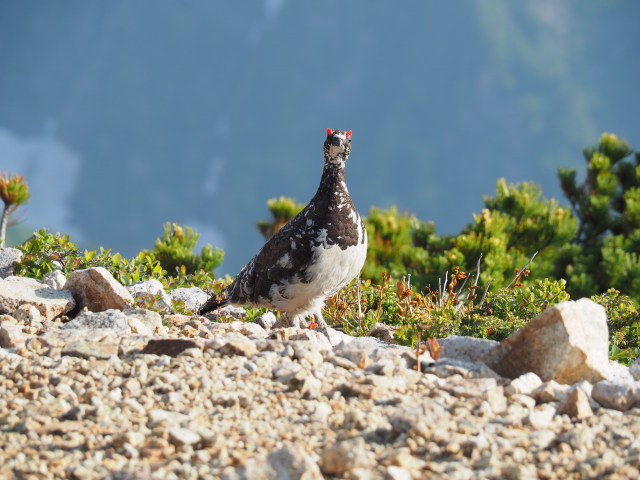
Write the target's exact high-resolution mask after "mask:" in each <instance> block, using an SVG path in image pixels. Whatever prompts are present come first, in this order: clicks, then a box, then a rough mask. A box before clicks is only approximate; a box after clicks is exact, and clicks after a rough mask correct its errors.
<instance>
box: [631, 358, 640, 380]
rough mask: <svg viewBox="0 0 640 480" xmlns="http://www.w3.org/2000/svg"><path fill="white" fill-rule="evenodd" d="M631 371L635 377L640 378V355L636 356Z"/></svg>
mask: <svg viewBox="0 0 640 480" xmlns="http://www.w3.org/2000/svg"><path fill="white" fill-rule="evenodd" d="M629 373H631V375H632V376H633V378H634V379H636V380H640V357H638V358H636V359H635V360H634V361H633V363H632V364H631V366H630V367H629Z"/></svg>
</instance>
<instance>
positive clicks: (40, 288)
mask: <svg viewBox="0 0 640 480" xmlns="http://www.w3.org/2000/svg"><path fill="white" fill-rule="evenodd" d="M24 304H27V305H33V306H34V307H36V308H37V309H38V311H39V312H40V315H42V318H43V320H52V319H54V318H56V317H57V316H59V315H62V314H64V313H67V312H69V311H70V310H71V309H73V308H74V307H75V305H76V303H75V300H74V299H73V296H72V294H71V292H70V291H68V290H55V289H53V288H51V287H48V286H47V285H44V284H42V283H40V282H38V281H37V280H34V279H32V278H23V277H8V278H5V279H0V313H10V312H13V311H15V310H16V309H17V308H18V307H20V306H21V305H24Z"/></svg>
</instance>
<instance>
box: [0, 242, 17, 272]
mask: <svg viewBox="0 0 640 480" xmlns="http://www.w3.org/2000/svg"><path fill="white" fill-rule="evenodd" d="M20 260H22V252H21V251H20V250H18V249H17V248H0V278H7V277H10V276H11V275H13V268H14V266H15V264H16V263H19V262H20Z"/></svg>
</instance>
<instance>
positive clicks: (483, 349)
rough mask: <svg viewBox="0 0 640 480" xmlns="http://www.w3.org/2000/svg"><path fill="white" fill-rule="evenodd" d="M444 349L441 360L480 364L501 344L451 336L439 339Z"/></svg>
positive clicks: (480, 339)
mask: <svg viewBox="0 0 640 480" xmlns="http://www.w3.org/2000/svg"><path fill="white" fill-rule="evenodd" d="M438 344H439V345H440V346H441V347H442V352H441V353H440V358H455V359H457V360H462V361H466V362H479V361H482V358H483V357H484V356H485V355H486V354H488V353H489V352H490V351H491V350H492V349H494V348H495V347H496V346H497V345H498V344H499V342H496V341H494V340H485V339H482V338H473V337H463V336H459V335H451V336H449V337H446V338H441V339H438Z"/></svg>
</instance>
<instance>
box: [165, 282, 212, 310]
mask: <svg viewBox="0 0 640 480" xmlns="http://www.w3.org/2000/svg"><path fill="white" fill-rule="evenodd" d="M168 295H169V298H171V301H172V302H173V303H176V302H182V304H183V307H184V308H185V309H186V310H190V311H192V312H197V311H198V310H199V309H200V307H201V306H202V305H204V303H205V302H206V301H207V299H208V298H209V295H208V294H207V293H206V292H204V291H203V290H201V289H200V288H198V287H189V288H176V289H174V290H171V291H169V294H168Z"/></svg>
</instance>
